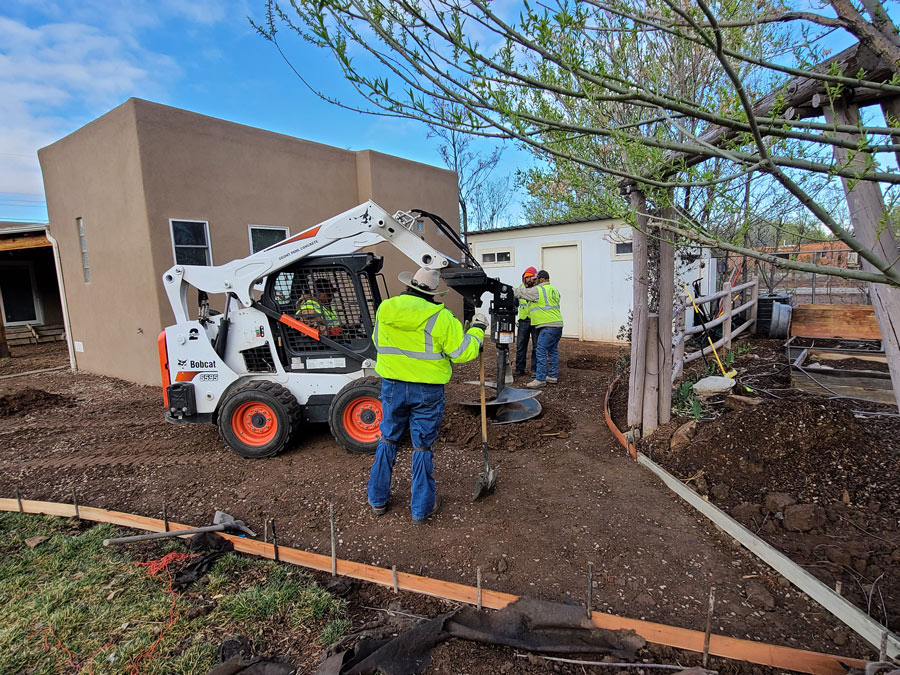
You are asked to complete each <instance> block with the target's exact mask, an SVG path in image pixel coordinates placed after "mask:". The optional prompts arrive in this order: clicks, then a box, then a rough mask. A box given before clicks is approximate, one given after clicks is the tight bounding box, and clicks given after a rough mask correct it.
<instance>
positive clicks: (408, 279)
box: [397, 267, 447, 295]
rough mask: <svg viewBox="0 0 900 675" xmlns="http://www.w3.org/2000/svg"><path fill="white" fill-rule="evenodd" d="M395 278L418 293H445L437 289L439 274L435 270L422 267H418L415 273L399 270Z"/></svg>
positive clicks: (439, 279) (439, 281) (445, 292)
mask: <svg viewBox="0 0 900 675" xmlns="http://www.w3.org/2000/svg"><path fill="white" fill-rule="evenodd" d="M397 279H398V280H399V281H400V283H401V284H405V285H407V286H409V287H410V288H414V289H416V290H417V291H419V292H420V293H427V294H428V295H446V294H447V291H438V289H437V288H438V286H439V285H440V283H441V274H440V272H438V271H437V270H427V269H425V268H424V267H420V268H419V271H418V272H416V273H415V275H413V274H412V273H411V272H400V274H399V275H398V276H397Z"/></svg>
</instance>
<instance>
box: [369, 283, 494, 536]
mask: <svg viewBox="0 0 900 675" xmlns="http://www.w3.org/2000/svg"><path fill="white" fill-rule="evenodd" d="M398 278H399V280H400V281H401V283H403V284H405V285H406V286H408V288H407V289H406V290H405V291H404V292H403V294H401V295H398V296H396V297H393V298H389V299H387V300H385V301H384V302H382V303H381V305H380V306H379V307H378V312H377V314H376V316H375V331H374V334H373V335H372V341H373V342H374V343H375V349H376V351H377V352H378V360H377V362H376V364H375V372H376V373H378V374H379V375H381V377H382V380H381V414H382V418H381V440H380V441H379V442H378V449H377V450H376V451H375V462H374V463H373V464H372V470H371V472H370V473H369V485H368V488H367V490H366V491H367V494H368V499H369V506H371V507H372V510H373V511H374V512H375V515H378V516H380V515H382V514H383V513H385V512H386V511H387V510H388V500H389V498H390V494H391V474H392V472H393V469H394V460H395V458H396V456H397V443H398V442H399V441H400V438H401V436H403V432H405V431H406V430H407V429H409V435H410V438H411V439H412V446H413V455H412V497H411V498H410V503H409V506H410V509H411V511H412V517H413V522H414V523H417V524H421V523H425V522H426V521H427V520H428V518H429V517H431V516H432V515H434V514H435V513H437V511H438V509H439V508H440V505H441V499H440V497H439V496H437V495H436V494H435V482H434V477H433V473H434V457H433V453H432V451H431V446H432V444H433V443H434V442H435V440H437V435H438V430H439V429H440V426H441V420H442V419H443V417H444V385H445V384H447V382H449V381H450V375H451V374H452V372H453V368H452V366H451V365H450V362H451V361H452V362H453V363H466V362H467V361H471V360H472V359H474V358H476V357H477V356H478V353H479V351H480V350H481V343H482V341H483V340H484V329H485V328H486V327H487V318H486V317H485V316H484V314H481V313H480V312H476V313H475V316H474V317H473V318H472V327H471V328H470V329H469V330H468V332H465V331H464V330H463V326H462V324H461V323H460V322H459V320H458V319H457V318H456V317H455V316H453V313H452V312H451V311H450V310H449V309H447V308H445V307H444V305H443V304H441V303H440V302H438V301H437V300H436V299H435V298H436V296H440V295H444V294H445V293H446V292H447V291H442V292H438V290H437V288H438V284H440V280H441V277H440V274H439V273H438V272H437V271H435V270H427V269H424V268H421V269H419V271H418V272H416V274H415V276H412V275H411V274H410V273H409V272H402V273H401V274H400V276H399V277H398Z"/></svg>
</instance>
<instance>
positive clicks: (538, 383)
mask: <svg viewBox="0 0 900 675" xmlns="http://www.w3.org/2000/svg"><path fill="white" fill-rule="evenodd" d="M545 384H547V383H546V382H544V380H538V379H534V380H532V381H531V382H529V383H528V384H526V385H525V386H526V387H528V388H529V389H541V388H543V386H544V385H545Z"/></svg>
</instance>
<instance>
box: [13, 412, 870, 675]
mask: <svg viewBox="0 0 900 675" xmlns="http://www.w3.org/2000/svg"><path fill="white" fill-rule="evenodd" d="M608 400H609V398H608V397H607V403H608ZM607 409H608V405H607ZM18 510H19V505H18V502H17V501H16V500H15V499H0V511H8V512H16V511H18ZM22 511H23V512H24V513H39V514H46V515H51V516H59V517H63V518H74V517H75V507H74V506H73V505H72V504H57V503H53V502H41V501H33V500H28V499H23V500H22ZM79 515H80V517H81V518H82V519H84V520H90V521H94V522H100V523H112V524H114V525H120V526H122V527H131V528H136V529H139V530H148V531H150V532H163V531H164V530H165V524H164V522H163V521H162V520H159V519H156V518H147V517H145V516H137V515H134V514H130V513H122V512H121V511H107V510H105V509H98V508H93V507H89V506H79ZM169 526H170V529H186V528H189V527H191V526H190V525H185V524H183V523H173V522H170V523H169ZM221 536H223V537H225V538H226V539H228V540H229V541H231V543H232V544H234V548H235V550H236V551H239V552H241V553H250V554H252V555H256V556H259V557H262V558H270V559H274V558H275V552H274V547H273V545H272V544H269V543H266V542H261V541H256V540H253V539H247V538H243V537H235V536H231V535H227V534H223V535H221ZM278 554H279V558H280V559H281V560H282V561H283V562H288V563H292V564H295V565H300V566H302V567H307V568H309V569H314V570H318V571H320V572H330V571H331V556H326V555H321V554H318V553H308V552H306V551H300V550H297V549H293V548H289V547H286V546H279V547H278ZM336 571H337V573H338V574H340V575H342V576H346V577H350V578H353V579H359V580H361V581H367V582H370V583H375V584H379V585H381V586H388V587H391V588H393V586H394V573H393V570H390V569H387V568H383V567H376V566H374V565H367V564H364V563H357V562H352V561H349V560H341V559H338V561H337V569H336ZM396 579H397V587H398V588H399V589H400V590H404V591H411V592H414V593H419V594H422V595H430V596H432V597H436V598H443V599H445V600H453V601H456V602H464V603H467V604H470V605H476V604H477V602H478V589H477V588H476V587H474V586H466V585H465V584H457V583H454V582H450V581H442V580H440V579H431V578H429V577H423V576H419V575H416V574H409V573H406V572H399V571H398V572H397V577H396ZM518 599H519V596H517V595H513V594H511V593H502V592H500V591H491V590H487V589H482V591H481V602H482V605H483V606H484V607H487V608H489V609H503V608H504V607H506V606H507V605H509V604H510V603H512V602H515V601H516V600H518ZM591 622H592V623H593V624H594V625H595V626H596V627H598V628H605V629H607V630H633V631H634V632H635V633H637V634H638V635H640V636H641V637H643V638H644V639H645V640H647V641H648V642H655V643H656V644H661V645H666V646H669V647H675V648H676V649H686V650H689V651H695V652H701V651H702V650H703V641H704V638H705V635H704V633H703V632H702V631H696V630H691V629H688V628H680V627H677V626H669V625H666V624H661V623H654V622H652V621H643V620H639V619H629V618H626V617H620V616H616V615H615V614H606V613H604V612H592V613H591ZM709 653H710V654H713V655H714V656H721V657H724V658H733V659H739V660H742V661H749V662H750V663H757V664H760V665H764V666H771V667H774V668H784V669H787V670H793V671H796V672H800V673H810V675H844V673H845V672H846V668H845V666H844V664H846V665H849V666H854V667H857V668H864V667H865V665H866V662H865V661H863V660H861V659H854V658H848V657H844V656H837V655H833V654H823V653H820V652H812V651H807V650H803V649H794V648H792V647H782V646H779V645H771V644H766V643H760V642H754V641H752V640H742V639H740V638H732V637H728V636H725V635H716V634H713V635H710V640H709Z"/></svg>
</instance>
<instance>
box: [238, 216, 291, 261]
mask: <svg viewBox="0 0 900 675" xmlns="http://www.w3.org/2000/svg"><path fill="white" fill-rule="evenodd" d="M254 229H256V230H281V231H282V232H284V239H288V238H289V237H290V236H291V228H289V227H285V226H283V225H254V224H252V223H250V224H249V225H247V239H248V241H249V246H250V249H249V250H250V255H255V254H256V253H259V251H254V250H253V230H254ZM284 239H282V241H284ZM264 250H265V249H260V251H264Z"/></svg>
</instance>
